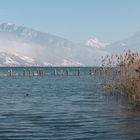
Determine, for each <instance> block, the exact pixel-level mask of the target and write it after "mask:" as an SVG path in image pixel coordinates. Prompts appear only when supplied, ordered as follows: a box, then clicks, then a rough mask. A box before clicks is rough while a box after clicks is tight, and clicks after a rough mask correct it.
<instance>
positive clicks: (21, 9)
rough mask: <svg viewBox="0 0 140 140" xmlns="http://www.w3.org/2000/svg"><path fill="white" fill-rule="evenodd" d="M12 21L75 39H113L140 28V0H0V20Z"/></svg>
mask: <svg viewBox="0 0 140 140" xmlns="http://www.w3.org/2000/svg"><path fill="white" fill-rule="evenodd" d="M3 22H10V23H15V24H18V25H24V26H27V27H31V28H34V29H37V30H40V31H44V32H47V33H51V34H55V35H58V36H61V37H64V38H66V39H69V40H72V41H74V42H82V41H84V40H86V39H88V38H90V37H94V36H95V37H97V38H99V39H101V40H103V41H106V42H111V41H117V40H121V39H123V38H125V37H129V36H131V35H132V34H134V33H135V32H137V31H139V30H140V0H0V23H3Z"/></svg>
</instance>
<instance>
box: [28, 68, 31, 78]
mask: <svg viewBox="0 0 140 140" xmlns="http://www.w3.org/2000/svg"><path fill="white" fill-rule="evenodd" d="M28 74H29V75H28V76H29V77H30V76H31V70H30V69H29V70H28Z"/></svg>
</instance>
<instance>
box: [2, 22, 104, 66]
mask: <svg viewBox="0 0 140 140" xmlns="http://www.w3.org/2000/svg"><path fill="white" fill-rule="evenodd" d="M98 44H99V43H98ZM100 45H102V44H100ZM106 53H107V52H106V51H100V50H98V49H97V50H96V49H92V48H91V47H87V46H85V45H79V44H75V43H73V42H71V41H68V40H66V39H63V38H61V37H58V36H54V35H51V34H47V33H42V32H40V31H36V30H33V29H29V28H26V27H23V26H17V25H15V24H9V23H3V24H0V58H1V60H0V66H2V65H18V66H26V65H33V66H35V65H38V66H95V65H98V64H99V58H100V57H101V56H102V55H104V54H106ZM4 54H5V55H4Z"/></svg>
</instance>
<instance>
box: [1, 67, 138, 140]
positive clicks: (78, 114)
mask: <svg viewBox="0 0 140 140" xmlns="http://www.w3.org/2000/svg"><path fill="white" fill-rule="evenodd" d="M7 69H8V68H1V69H0V71H1V72H2V73H6V71H7ZM22 69H23V68H14V69H13V70H15V71H18V72H19V71H21V70H22ZM33 69H34V70H35V68H33ZM60 69H61V68H58V70H60ZM75 69H76V71H77V68H71V71H72V70H73V71H74V70H75ZM52 70H53V68H50V69H49V70H48V71H49V73H51V72H52ZM88 70H89V68H80V71H81V73H86V72H87V71H88ZM96 82H97V80H96V78H95V77H93V76H89V75H88V74H85V75H84V74H81V75H80V76H53V75H50V76H44V77H39V76H34V77H32V76H31V77H28V76H26V77H23V76H13V77H7V76H1V77H0V139H2V140H94V139H95V140H102V139H103V140H109V139H113V140H115V139H123V140H125V139H126V140H132V139H140V109H139V108H136V107H133V106H131V105H129V104H128V103H125V102H123V101H120V100H119V99H116V97H105V96H104V93H103V91H102V90H101V89H100V88H98V89H97V86H96Z"/></svg>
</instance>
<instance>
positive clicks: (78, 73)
mask: <svg viewBox="0 0 140 140" xmlns="http://www.w3.org/2000/svg"><path fill="white" fill-rule="evenodd" d="M77 75H78V76H80V68H79V69H78V72H77Z"/></svg>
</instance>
